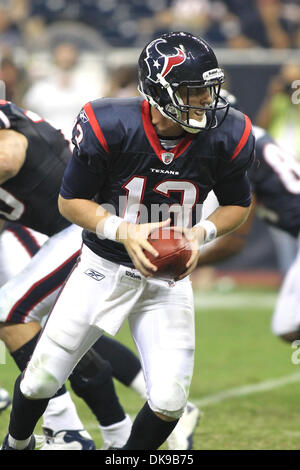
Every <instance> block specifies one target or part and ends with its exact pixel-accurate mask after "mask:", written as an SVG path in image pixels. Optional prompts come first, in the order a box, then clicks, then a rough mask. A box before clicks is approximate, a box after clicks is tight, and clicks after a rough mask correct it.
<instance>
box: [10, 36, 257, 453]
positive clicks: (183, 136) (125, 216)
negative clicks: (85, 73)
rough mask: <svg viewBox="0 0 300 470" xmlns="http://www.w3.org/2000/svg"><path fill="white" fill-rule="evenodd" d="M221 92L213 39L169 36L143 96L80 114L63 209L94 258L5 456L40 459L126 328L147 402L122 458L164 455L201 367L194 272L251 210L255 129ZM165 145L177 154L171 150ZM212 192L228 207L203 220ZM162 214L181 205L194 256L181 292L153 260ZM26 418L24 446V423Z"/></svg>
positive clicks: (65, 297)
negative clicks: (17, 449) (64, 402)
mask: <svg viewBox="0 0 300 470" xmlns="http://www.w3.org/2000/svg"><path fill="white" fill-rule="evenodd" d="M223 81H224V74H223V71H222V69H221V68H220V67H219V65H218V62H217V59H216V57H215V54H214V52H213V50H212V49H211V47H210V46H209V45H208V44H207V43H206V42H205V41H203V40H202V39H201V38H197V37H195V36H193V35H191V34H189V33H184V32H179V33H168V34H165V35H163V36H161V37H160V38H157V39H156V40H154V41H151V43H149V44H147V46H146V47H145V48H144V50H143V51H142V53H141V56H140V59H139V91H140V93H141V95H142V97H143V98H144V99H137V98H132V99H125V100H114V99H102V100H97V101H95V102H92V103H88V104H86V105H85V106H84V107H83V109H82V110H81V112H80V114H79V117H78V119H77V123H76V125H75V129H74V134H73V142H74V144H75V149H74V154H73V157H72V159H71V161H70V163H69V165H68V167H67V170H66V172H65V175H64V179H63V184H62V188H61V193H60V197H59V209H60V212H61V214H62V215H63V216H64V217H66V218H67V219H68V220H70V221H71V222H73V223H75V224H78V225H79V226H81V227H83V228H84V234H83V247H82V250H81V255H80V258H79V260H78V263H77V264H76V267H75V268H74V270H73V271H72V273H71V275H70V276H69V278H68V280H67V282H66V283H65V285H64V288H63V290H62V291H61V293H60V295H59V297H58V299H57V301H56V303H55V305H54V308H53V311H52V313H51V316H50V317H49V320H48V322H47V325H46V327H45V329H44V331H43V333H42V335H41V337H40V340H39V342H38V344H37V347H36V349H35V351H34V354H33V356H32V358H31V360H30V362H29V365H28V367H27V369H26V372H25V374H24V377H23V380H22V382H21V384H16V388H15V395H14V402H13V413H12V416H11V421H10V428H9V435H8V436H7V438H6V439H5V443H4V444H3V447H4V448H9V445H10V443H12V442H18V441H19V440H20V439H21V435H22V445H23V448H24V447H25V448H26V446H28V447H27V448H30V446H31V445H32V444H31V442H32V437H31V434H32V433H33V430H34V427H35V424H36V422H37V419H38V417H39V413H41V412H42V410H43V407H44V406H46V404H47V400H48V399H49V398H50V397H51V396H52V395H53V394H54V393H55V392H56V390H57V389H58V388H59V386H60V385H61V384H62V383H64V381H65V379H66V378H67V377H68V376H69V375H70V373H71V371H72V370H73V368H74V365H75V364H76V363H77V362H78V360H79V359H80V358H81V357H82V355H83V354H84V353H85V351H86V350H87V349H89V347H90V346H91V345H92V344H93V343H94V342H95V341H96V340H97V339H98V338H99V337H100V336H101V335H102V334H103V332H107V333H109V334H112V335H114V334H116V333H117V331H118V330H119V328H120V327H121V325H122V324H123V322H124V321H125V320H126V319H127V318H128V321H129V324H130V328H131V332H132V335H133V338H134V340H135V343H136V345H137V349H138V352H139V355H140V358H141V363H142V367H143V372H144V376H145V380H146V386H147V397H148V399H147V402H146V403H145V405H144V406H143V407H142V409H141V410H140V412H139V413H138V415H137V417H136V419H135V421H134V423H133V427H132V431H131V434H130V436H129V439H128V441H127V443H126V444H125V446H124V447H123V448H124V449H126V450H133V449H134V450H139V449H157V448H158V447H159V446H160V445H161V444H162V443H163V442H164V441H165V440H166V438H167V437H168V436H169V435H170V433H171V432H172V430H173V429H174V427H175V426H176V424H177V422H178V419H179V418H180V416H181V415H182V413H183V412H184V409H185V406H186V402H187V399H188V391H189V387H190V383H191V380H192V374H193V364H194V347H195V334H194V311H193V294H192V288H191V283H190V281H189V277H188V275H189V274H190V273H191V272H192V271H193V269H194V268H195V267H196V265H197V261H198V257H199V247H200V245H201V244H203V242H205V241H209V240H211V239H213V238H215V237H217V236H220V235H223V234H226V233H228V232H229V231H232V230H234V229H236V228H237V227H238V226H239V225H240V224H241V223H243V222H244V221H245V219H246V218H247V216H248V213H249V208H250V203H251V196H250V184H249V181H248V177H247V173H246V172H247V169H248V167H249V166H250V165H251V163H252V160H253V154H254V136H253V134H252V130H251V123H250V120H249V118H248V117H247V116H245V115H243V114H241V113H239V112H238V111H234V110H228V103H227V102H226V100H224V99H223V98H221V97H220V90H221V85H222V83H223ZM168 140H170V141H171V142H172V143H171V145H168V146H167V147H163V146H162V143H164V144H165V142H166V141H168ZM167 172H170V173H167ZM171 172H173V173H171ZM210 190H214V192H215V194H216V195H217V197H218V200H219V202H220V204H221V206H220V207H219V208H218V209H217V210H216V211H215V212H214V213H213V214H212V215H211V216H210V217H209V220H206V221H204V222H200V223H198V222H199V219H200V215H201V214H200V212H199V205H201V204H202V202H203V201H204V199H205V197H206V195H207V194H208V192H209V191H210ZM162 204H167V205H168V206H169V207H170V211H171V212H172V205H177V209H178V206H180V207H181V208H182V214H181V218H179V219H176V214H177V215H178V213H177V212H176V214H175V215H174V218H173V223H174V224H175V225H177V226H178V227H181V230H182V231H183V232H185V233H186V234H187V236H188V237H189V238H190V241H191V243H192V247H193V250H192V255H191V258H190V260H189V261H188V262H187V265H186V271H185V272H184V273H183V274H182V276H180V278H179V279H178V280H177V281H178V282H175V283H174V284H172V286H171V285H170V283H169V282H166V281H165V280H163V279H158V278H155V277H154V274H155V271H156V269H157V268H156V267H155V266H154V265H153V264H152V263H151V262H150V260H149V259H148V258H147V252H150V253H152V254H153V255H154V256H157V255H158V253H157V252H156V251H155V250H154V249H153V248H152V246H151V245H150V243H149V242H148V241H147V238H148V235H149V234H150V233H151V231H152V230H153V229H154V228H157V227H163V226H167V225H168V224H170V218H166V217H165V216H162V217H161V218H162V221H160V217H159V213H158V214H155V216H153V214H152V209H153V206H157V205H158V206H159V207H160V206H161V205H162ZM185 210H187V212H186V211H185ZM149 214H151V215H150V216H149ZM189 221H190V223H188V222H189ZM91 272H93V276H91V275H90V274H91ZM41 358H43V360H41ZM44 368H45V369H44ZM34 406H35V407H36V412H35V413H33V412H32V410H33V408H34ZM29 409H31V415H29V413H27V415H28V417H29V416H31V419H29V421H28V422H27V423H26V429H27V434H26V435H25V434H24V428H23V431H22V432H20V420H21V415H22V413H24V410H25V411H26V410H29ZM21 410H22V411H21Z"/></svg>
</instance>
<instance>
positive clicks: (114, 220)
mask: <svg viewBox="0 0 300 470" xmlns="http://www.w3.org/2000/svg"><path fill="white" fill-rule="evenodd" d="M122 222H124V219H122V217H118V216H117V215H111V216H110V217H107V219H106V221H105V222H104V226H103V236H104V237H105V238H108V239H109V240H112V241H114V242H115V241H116V236H117V230H118V228H119V226H120V225H121V223H122Z"/></svg>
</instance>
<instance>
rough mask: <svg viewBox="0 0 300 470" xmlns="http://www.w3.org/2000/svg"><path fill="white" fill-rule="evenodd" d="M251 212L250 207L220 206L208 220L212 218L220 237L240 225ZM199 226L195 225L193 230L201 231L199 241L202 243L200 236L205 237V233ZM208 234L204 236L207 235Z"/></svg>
mask: <svg viewBox="0 0 300 470" xmlns="http://www.w3.org/2000/svg"><path fill="white" fill-rule="evenodd" d="M249 213H250V207H242V206H219V207H218V208H217V209H216V210H215V211H214V212H213V213H212V214H211V215H210V216H209V217H208V218H207V220H210V221H211V222H212V223H213V224H214V225H215V228H216V230H217V237H220V236H222V235H226V234H227V233H230V232H232V231H233V230H236V229H237V228H238V227H240V226H241V225H242V224H243V223H244V222H245V221H246V219H247V217H248V215H249ZM199 228H200V227H197V225H196V226H194V227H193V231H196V233H197V232H199V242H200V244H202V243H201V240H200V237H203V235H202V233H201V232H200V230H199ZM202 230H203V229H202ZM206 235H207V234H206ZM206 235H204V236H205V237H206Z"/></svg>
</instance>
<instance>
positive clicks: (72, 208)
mask: <svg viewBox="0 0 300 470" xmlns="http://www.w3.org/2000/svg"><path fill="white" fill-rule="evenodd" d="M58 209H59V212H60V213H61V215H63V216H64V217H65V218H66V219H67V220H69V221H70V222H72V223H73V224H76V225H79V226H80V227H82V228H85V229H86V230H89V231H90V232H94V233H99V234H100V235H101V234H103V226H104V222H105V221H106V220H107V218H108V217H110V216H111V213H110V212H108V211H107V210H105V209H104V208H103V207H102V206H100V205H99V204H98V203H96V202H95V201H90V200H88V199H65V198H63V197H62V196H59V199H58Z"/></svg>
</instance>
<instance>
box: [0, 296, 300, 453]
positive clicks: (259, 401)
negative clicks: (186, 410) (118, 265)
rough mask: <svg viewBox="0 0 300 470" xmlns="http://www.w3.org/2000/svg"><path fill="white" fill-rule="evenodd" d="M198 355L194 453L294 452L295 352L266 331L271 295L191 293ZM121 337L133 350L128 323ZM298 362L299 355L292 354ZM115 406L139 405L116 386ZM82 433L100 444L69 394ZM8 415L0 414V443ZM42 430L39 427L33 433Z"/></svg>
mask: <svg viewBox="0 0 300 470" xmlns="http://www.w3.org/2000/svg"><path fill="white" fill-rule="evenodd" d="M195 294H196V295H195V300H196V356H195V371H194V378H193V382H192V386H191V391H190V400H191V401H193V402H195V403H196V404H198V405H199V406H200V408H201V410H202V411H203V416H202V419H201V420H200V422H199V425H198V428H197V430H196V433H195V439H194V448H195V449H227V450H228V449H299V447H300V421H299V413H298V410H299V402H300V398H299V397H300V365H295V364H293V363H292V361H291V357H292V353H294V352H295V350H294V349H292V348H291V346H290V345H288V344H285V343H283V342H281V341H280V340H279V339H277V338H275V337H273V336H272V334H271V332H270V319H271V315H272V309H273V305H274V303H275V299H276V294H275V291H272V290H267V291H266V290H262V289H261V290H258V289H257V290H245V289H244V290H234V291H231V292H230V293H227V294H226V293H224V294H222V293H218V292H215V291H212V292H206V293H200V292H198V293H195ZM118 338H119V339H120V340H122V341H123V342H124V343H125V344H127V345H128V346H130V347H131V348H134V346H133V343H132V341H131V338H130V335H129V332H128V328H127V325H124V327H123V329H122V331H121V332H120V333H119V335H118ZM297 357H298V358H300V354H299V355H298V356H297ZM6 358H7V364H5V365H0V371H1V373H0V383H1V385H2V386H3V387H5V388H7V389H8V390H9V391H10V392H12V388H13V383H14V379H15V377H16V375H17V370H16V367H15V366H14V364H13V363H12V361H11V359H10V357H9V355H8V354H7V355H6ZM116 386H117V390H118V393H119V397H120V401H121V403H122V404H123V406H124V408H125V409H126V411H127V412H128V413H129V414H131V415H134V414H135V413H136V412H137V411H138V410H139V408H140V407H141V405H142V404H143V402H142V400H140V399H139V398H138V397H137V396H136V394H135V393H134V392H132V391H131V390H128V389H126V388H125V387H124V386H122V385H120V384H118V383H116ZM74 400H75V402H76V404H77V405H78V411H79V415H80V417H81V419H82V421H83V423H84V424H85V426H86V429H87V430H88V431H89V432H90V434H91V435H92V436H93V438H94V440H95V442H96V444H97V446H98V447H101V443H102V440H101V435H100V431H99V430H98V426H97V423H96V421H95V419H94V418H93V416H92V415H91V413H90V412H89V410H88V409H87V408H86V406H85V404H84V403H83V402H82V401H81V400H80V399H77V398H76V397H74ZM8 418H9V410H6V411H4V412H3V413H2V414H1V415H0V439H1V441H2V440H3V437H4V435H5V434H6V432H7V425H8ZM40 432H41V427H40V426H38V427H37V429H36V433H40Z"/></svg>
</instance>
